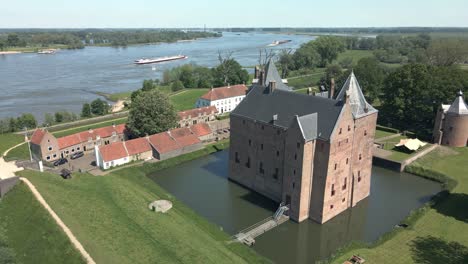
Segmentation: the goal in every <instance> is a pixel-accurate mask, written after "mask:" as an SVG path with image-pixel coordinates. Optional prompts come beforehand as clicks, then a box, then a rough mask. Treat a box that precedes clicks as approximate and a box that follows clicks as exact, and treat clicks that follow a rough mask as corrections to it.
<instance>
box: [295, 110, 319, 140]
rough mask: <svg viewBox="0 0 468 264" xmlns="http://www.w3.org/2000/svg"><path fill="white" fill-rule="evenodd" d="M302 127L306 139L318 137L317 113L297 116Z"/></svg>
mask: <svg viewBox="0 0 468 264" xmlns="http://www.w3.org/2000/svg"><path fill="white" fill-rule="evenodd" d="M296 118H297V122H298V123H299V126H300V128H301V132H302V136H303V137H304V139H305V140H306V141H310V140H312V139H316V138H317V113H313V114H308V115H304V116H296Z"/></svg>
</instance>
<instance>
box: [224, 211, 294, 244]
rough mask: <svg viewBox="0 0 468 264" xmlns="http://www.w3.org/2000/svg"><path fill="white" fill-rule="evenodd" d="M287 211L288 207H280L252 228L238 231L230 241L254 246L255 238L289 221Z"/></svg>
mask: <svg viewBox="0 0 468 264" xmlns="http://www.w3.org/2000/svg"><path fill="white" fill-rule="evenodd" d="M288 210H289V205H282V204H280V206H279V207H278V210H276V212H275V214H274V215H273V216H270V217H268V218H266V219H264V220H262V221H260V222H258V223H256V224H254V225H252V226H249V227H247V228H246V229H244V230H242V231H240V232H239V233H237V234H236V235H235V236H233V237H232V240H233V241H235V242H241V243H244V244H246V245H248V246H252V245H253V244H255V238H256V237H258V236H260V235H262V234H264V233H265V232H267V231H269V230H271V229H273V228H275V227H277V226H279V225H281V224H282V223H284V222H287V221H288V220H289V216H287V215H286V214H285V213H286V212H287V211H288Z"/></svg>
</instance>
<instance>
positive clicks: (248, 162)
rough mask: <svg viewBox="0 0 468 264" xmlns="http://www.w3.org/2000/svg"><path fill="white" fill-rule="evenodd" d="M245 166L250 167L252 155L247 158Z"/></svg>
mask: <svg viewBox="0 0 468 264" xmlns="http://www.w3.org/2000/svg"><path fill="white" fill-rule="evenodd" d="M245 166H246V167H247V168H250V157H248V158H247V163H245Z"/></svg>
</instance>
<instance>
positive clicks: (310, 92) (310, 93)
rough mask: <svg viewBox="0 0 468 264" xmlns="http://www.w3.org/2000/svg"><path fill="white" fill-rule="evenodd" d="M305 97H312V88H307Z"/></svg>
mask: <svg viewBox="0 0 468 264" xmlns="http://www.w3.org/2000/svg"><path fill="white" fill-rule="evenodd" d="M307 95H312V88H310V87H309V88H307Z"/></svg>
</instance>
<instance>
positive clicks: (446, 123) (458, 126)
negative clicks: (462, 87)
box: [434, 91, 468, 147]
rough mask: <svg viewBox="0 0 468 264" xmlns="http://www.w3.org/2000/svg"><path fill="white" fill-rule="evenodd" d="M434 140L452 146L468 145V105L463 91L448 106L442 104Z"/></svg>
mask: <svg viewBox="0 0 468 264" xmlns="http://www.w3.org/2000/svg"><path fill="white" fill-rule="evenodd" d="M434 141H435V142H436V143H439V144H442V145H447V146H451V147H466V146H468V106H467V105H466V103H465V101H464V99H463V93H462V91H459V92H458V93H457V97H456V98H455V100H454V101H453V103H452V104H451V105H450V107H448V108H447V106H445V105H442V108H441V109H440V110H439V113H438V114H437V117H436V122H435V129H434Z"/></svg>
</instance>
